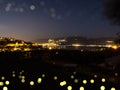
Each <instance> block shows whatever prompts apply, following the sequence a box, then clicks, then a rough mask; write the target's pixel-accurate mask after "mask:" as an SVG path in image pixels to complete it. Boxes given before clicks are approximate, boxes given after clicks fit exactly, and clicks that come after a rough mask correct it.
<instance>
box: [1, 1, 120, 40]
mask: <svg viewBox="0 0 120 90" xmlns="http://www.w3.org/2000/svg"><path fill="white" fill-rule="evenodd" d="M102 10H103V5H102V1H101V0H19V1H18V0H17V1H16V0H12V1H11V0H0V36H3V37H13V38H17V39H22V40H26V41H31V40H35V39H39V38H54V37H66V36H76V35H77V36H85V37H114V36H116V33H117V32H118V31H119V29H120V27H119V26H115V25H111V24H110V22H109V21H108V20H107V19H106V18H105V17H104V15H103V13H102Z"/></svg>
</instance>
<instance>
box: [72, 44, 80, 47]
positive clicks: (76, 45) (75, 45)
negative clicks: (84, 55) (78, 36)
mask: <svg viewBox="0 0 120 90" xmlns="http://www.w3.org/2000/svg"><path fill="white" fill-rule="evenodd" d="M72 46H74V47H79V46H80V44H72Z"/></svg>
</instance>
